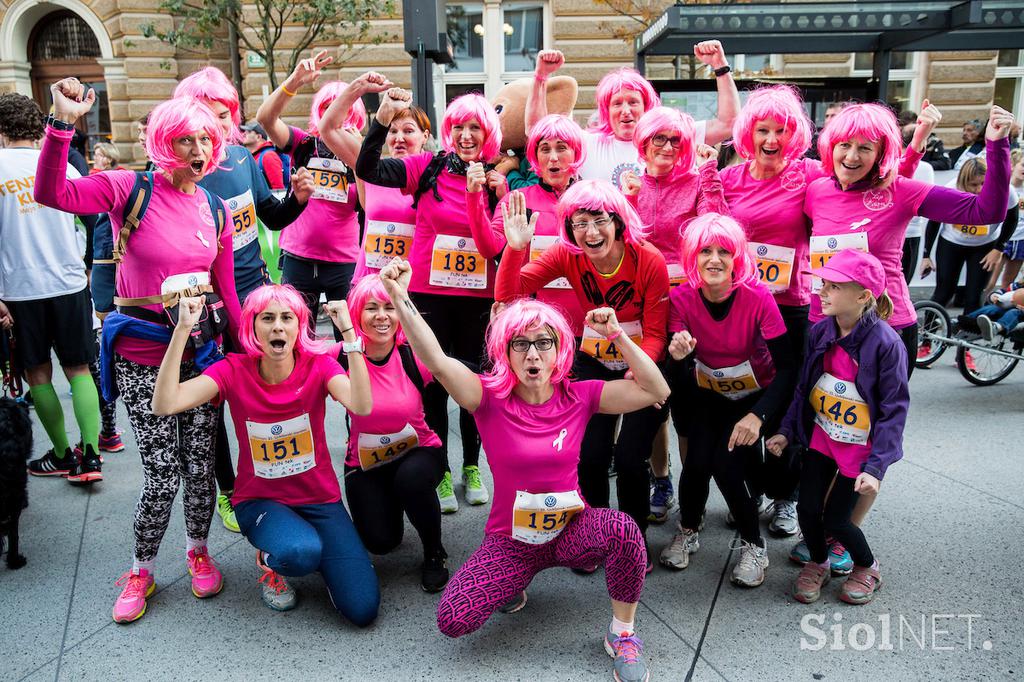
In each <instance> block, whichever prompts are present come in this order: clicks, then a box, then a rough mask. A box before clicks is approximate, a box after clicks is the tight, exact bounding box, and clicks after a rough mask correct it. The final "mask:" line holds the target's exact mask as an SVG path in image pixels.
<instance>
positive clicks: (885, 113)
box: [818, 104, 903, 186]
mask: <svg viewBox="0 0 1024 682" xmlns="http://www.w3.org/2000/svg"><path fill="white" fill-rule="evenodd" d="M854 137H863V138H864V139H866V140H870V141H871V142H875V143H877V144H878V145H879V150H878V161H877V162H876V163H875V168H872V169H871V170H870V171H868V179H869V180H870V181H871V184H872V185H876V186H881V185H886V184H888V183H889V182H890V181H891V180H892V178H893V176H894V174H895V172H896V168H897V167H898V166H899V162H900V155H901V154H902V153H903V138H902V136H901V135H900V127H899V124H898V123H897V122H896V116H895V114H893V113H892V110H890V109H889V107H886V106H882V105H881V104H852V105H850V106H848V107H846V108H845V109H843V110H842V111H840V112H839V113H838V114H836V115H835V116H834V117H833V118H832V120H831V121H829V122H828V125H826V126H825V130H823V131H822V133H821V137H819V138H818V154H819V156H821V165H822V167H823V169H824V170H825V172H826V173H828V174H829V175H830V176H831V175H834V174H835V167H834V162H833V161H832V151H833V150H834V149H835V147H836V145H837V144H839V143H840V142H846V141H847V140H849V139H851V138H854Z"/></svg>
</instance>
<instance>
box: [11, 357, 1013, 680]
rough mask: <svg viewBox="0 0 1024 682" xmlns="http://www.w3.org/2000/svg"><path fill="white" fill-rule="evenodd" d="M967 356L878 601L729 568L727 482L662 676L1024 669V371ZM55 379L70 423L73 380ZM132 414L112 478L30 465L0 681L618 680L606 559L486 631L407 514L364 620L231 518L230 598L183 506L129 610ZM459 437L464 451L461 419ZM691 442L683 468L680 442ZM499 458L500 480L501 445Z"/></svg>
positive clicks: (929, 437)
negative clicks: (432, 569)
mask: <svg viewBox="0 0 1024 682" xmlns="http://www.w3.org/2000/svg"><path fill="white" fill-rule="evenodd" d="M950 355H951V354H949V355H947V356H946V357H944V358H942V359H941V360H940V361H939V362H938V363H936V365H935V366H934V367H933V368H931V369H929V370H925V371H917V372H915V374H914V376H913V379H912V382H911V394H912V403H911V413H910V420H909V425H908V428H907V432H906V439H905V451H906V454H905V457H904V459H903V461H901V462H899V463H897V464H895V465H894V466H893V467H892V468H891V469H890V470H889V473H888V475H887V476H886V478H885V481H884V483H883V487H882V493H881V495H880V497H879V500H878V502H877V504H876V505H875V508H874V509H873V510H872V512H871V514H870V516H869V518H868V522H867V524H866V526H865V531H866V534H867V537H868V539H869V541H870V542H871V545H872V548H873V550H874V552H875V554H876V556H877V557H878V558H879V561H880V562H881V567H882V575H883V578H884V580H885V583H884V587H883V589H882V591H881V592H880V593H879V594H878V596H877V598H876V599H875V601H874V602H873V603H871V604H869V605H866V606H860V607H854V606H849V605H846V604H843V603H841V602H839V601H838V598H837V595H838V589H839V581H833V582H832V583H830V584H829V585H828V586H827V587H826V589H825V591H824V594H823V598H822V600H821V601H820V602H818V603H817V604H814V605H810V606H807V605H803V604H799V603H797V602H795V601H794V600H793V599H792V598H790V597H789V596H788V593H789V590H790V588H791V585H792V582H793V580H795V578H796V574H797V568H796V567H795V566H794V565H793V564H791V563H790V562H789V561H788V560H787V554H788V552H789V550H790V548H791V547H792V545H793V544H794V543H795V540H794V539H781V540H779V539H770V540H769V545H768V546H769V556H770V560H771V566H770V568H769V570H768V578H767V581H766V583H765V584H764V585H763V586H761V587H760V588H757V589H754V590H743V589H739V588H737V587H734V586H733V585H731V584H730V583H729V580H728V575H729V571H730V570H731V565H732V563H733V562H734V561H735V559H736V557H735V553H732V554H731V553H730V550H729V543H730V541H731V540H732V539H733V535H734V534H733V532H732V531H730V530H729V529H728V528H726V526H725V515H726V509H725V504H724V502H723V500H722V498H721V496H720V495H719V494H718V492H717V490H715V489H714V486H712V489H713V492H712V496H711V499H710V501H709V504H708V514H707V522H706V527H705V530H704V531H703V532H702V533H701V549H700V552H699V553H698V554H696V555H694V556H693V557H692V559H691V563H690V567H689V568H688V569H687V570H685V571H683V572H680V573H673V572H669V571H668V570H665V569H662V568H660V567H659V568H656V569H655V571H654V573H653V574H652V575H650V576H649V577H648V581H647V584H646V587H645V590H644V596H643V599H642V601H641V605H640V608H639V611H638V616H637V629H638V634H639V636H640V637H641V638H642V639H643V640H644V643H645V656H646V660H647V662H648V664H649V666H650V669H651V672H652V677H651V679H653V680H689V679H693V680H754V679H756V680H851V679H868V678H872V679H879V680H917V679H921V680H925V679H927V680H933V679H968V680H975V679H993V680H1011V679H1024V653H1022V646H1021V643H1022V642H1024V622H1022V619H1021V616H1020V614H1021V613H1022V611H1024V594H1022V587H1021V586H1022V585H1024V562H1022V561H1021V553H1020V550H1019V548H1020V546H1021V528H1022V527H1024V504H1022V502H1021V496H1020V492H1021V490H1022V489H1024V473H1022V472H1024V467H1021V465H1020V455H1021V452H1020V434H1019V432H1018V431H1016V429H1015V428H1014V427H1013V426H1012V425H1013V424H1014V423H1016V424H1020V421H1019V419H1020V402H1021V396H1022V389H1024V370H1018V371H1017V372H1016V373H1015V374H1012V375H1011V376H1010V377H1009V378H1008V379H1006V380H1005V381H1003V382H1002V383H1000V384H998V385H996V386H993V387H988V388H977V387H974V386H971V385H969V384H968V383H967V382H966V381H965V380H964V379H963V378H961V377H960V375H959V373H958V372H957V370H956V368H955V367H954V366H953V365H952V358H951V357H950ZM55 384H56V385H57V388H58V392H59V394H60V395H61V396H62V398H63V404H64V410H65V416H66V419H67V422H68V428H69V430H70V431H71V432H72V433H74V432H75V430H74V429H75V427H74V423H73V417H72V414H73V413H72V409H71V401H70V398H69V397H68V395H67V384H66V382H65V381H64V380H63V378H60V379H58V380H56V381H55ZM327 414H328V420H327V432H328V435H329V440H330V443H331V449H332V451H333V452H334V454H335V462H336V464H340V459H339V457H338V455H340V454H341V453H342V451H343V448H342V444H343V438H344V437H345V436H344V434H345V429H344V415H343V411H342V410H341V408H340V407H339V406H338V405H336V404H331V405H330V406H329V408H328V412H327ZM118 420H119V426H120V427H121V428H122V429H124V430H125V439H126V443H127V446H128V447H127V449H126V450H125V452H123V453H120V454H108V455H106V465H105V466H104V470H103V471H104V476H105V479H104V481H103V482H102V483H99V484H96V485H95V486H93V487H91V488H73V487H71V486H69V485H68V484H67V483H65V482H64V481H62V480H55V479H31V480H30V482H29V496H30V501H31V505H30V506H29V507H28V509H26V510H25V512H24V514H23V515H22V518H21V539H22V552H23V553H24V554H25V555H26V556H27V557H28V565H27V566H26V567H25V568H23V569H21V570H19V571H11V570H9V569H7V568H6V566H5V565H0V595H2V598H0V623H2V624H3V641H2V643H0V661H2V663H0V680H32V681H42V680H122V679H139V678H148V679H150V680H181V679H186V680H192V679H204V680H218V681H220V680H277V679H296V678H305V679H315V680H335V679H337V680H403V681H404V680H602V679H611V659H610V658H608V656H607V655H606V654H605V653H604V651H603V649H602V647H601V643H600V642H601V637H602V636H603V633H604V631H605V630H606V629H607V627H608V622H609V618H610V609H609V604H608V601H607V594H606V591H605V588H604V581H603V579H602V572H600V571H599V572H598V573H596V574H594V575H592V576H589V577H580V576H577V575H575V574H573V573H571V572H569V571H568V570H565V569H553V570H549V571H546V572H544V573H542V574H540V575H539V576H538V577H537V578H536V580H534V582H533V584H532V585H531V586H530V589H529V595H530V600H529V604H528V606H527V607H526V609H525V610H523V611H521V612H520V613H518V614H515V615H510V616H504V615H501V614H496V615H495V616H494V617H493V618H492V619H491V621H490V622H489V623H487V624H486V625H485V626H484V627H483V628H482V629H481V630H479V631H478V632H476V633H474V634H472V635H469V636H466V637H463V638H461V639H458V640H451V639H448V638H446V637H444V636H443V635H441V634H440V633H439V632H438V630H437V627H436V624H435V606H436V603H437V599H438V598H437V596H436V595H427V594H425V593H423V592H422V591H421V590H420V588H419V582H418V581H419V562H420V558H421V557H420V551H419V543H418V541H417V539H416V536H415V533H414V532H413V530H412V529H411V527H407V530H408V533H407V537H406V540H405V542H404V543H403V545H402V546H401V547H400V548H399V549H398V550H396V551H395V552H394V553H392V554H390V555H387V556H383V557H377V558H376V559H375V565H376V568H377V571H378V574H379V575H380V579H381V584H382V591H383V600H382V605H381V612H380V618H379V620H378V621H377V622H376V624H375V625H373V626H372V627H370V628H368V629H366V630H359V629H356V628H354V627H352V626H351V625H348V624H347V623H345V622H342V621H341V620H340V619H339V617H338V616H337V615H336V613H335V611H334V609H333V608H332V607H331V604H330V601H329V599H328V597H327V593H326V590H325V589H324V587H323V585H322V582H321V580H320V578H319V577H318V576H316V575H313V576H309V577H306V578H301V579H296V580H294V581H293V584H294V586H295V587H296V589H297V590H298V592H299V595H300V603H299V607H298V608H297V609H295V610H294V611H291V612H288V613H275V612H272V611H270V610H269V609H267V608H266V607H265V606H263V604H262V602H261V601H260V597H259V587H258V585H257V583H256V578H257V576H258V573H257V569H256V567H255V565H254V552H253V550H252V548H251V547H250V545H249V544H248V542H246V540H245V539H244V538H243V537H241V536H240V535H236V534H233V533H230V532H228V531H227V530H225V529H224V527H223V526H222V525H221V524H220V521H219V517H217V516H214V526H213V529H212V531H211V536H210V548H211V552H212V553H213V555H214V556H215V558H216V559H217V561H218V562H219V564H220V567H221V569H222V571H223V573H224V576H225V581H226V586H225V589H224V591H223V592H222V593H221V594H220V595H218V596H217V597H215V598H212V599H208V600H202V601H201V600H198V599H196V598H195V597H193V596H192V594H191V592H190V589H189V579H188V574H187V571H186V568H185V562H184V527H183V519H182V514H181V511H180V506H177V505H176V508H175V512H174V514H173V516H172V520H171V524H170V528H169V529H168V532H167V535H166V537H165V540H164V543H163V546H162V549H161V552H160V555H159V557H158V559H157V568H156V573H155V574H156V577H157V583H158V587H159V590H158V592H157V593H156V594H155V595H154V596H153V597H152V598H151V599H150V600H149V608H148V611H147V613H146V615H145V617H144V618H143V619H141V620H140V621H138V622H136V623H133V624H130V625H126V626H125V625H117V624H115V623H113V622H112V621H111V617H110V611H111V607H112V604H113V601H114V598H115V597H116V596H117V594H118V592H119V588H116V587H115V586H114V581H115V580H116V579H117V578H118V577H119V576H120V575H121V574H122V573H123V572H124V571H125V570H126V569H127V568H128V567H129V566H130V563H131V551H132V534H131V527H132V514H133V509H134V505H135V501H136V499H137V496H138V492H139V489H140V486H141V481H142V471H141V465H140V462H139V459H138V454H137V451H136V449H135V443H134V441H133V439H132V435H131V430H130V428H129V427H128V420H127V417H126V415H125V414H124V412H123V409H122V410H121V411H120V412H119V415H118ZM229 423H230V422H229ZM452 439H453V441H454V442H455V443H456V446H455V447H454V448H453V452H459V451H460V448H459V447H458V445H457V439H458V434H457V432H456V433H453V434H452ZM232 440H234V436H233V434H232ZM35 443H36V447H35V456H39V455H41V454H42V453H43V452H44V451H45V450H46V449H47V447H49V443H48V441H47V439H46V435H45V433H44V432H43V431H42V429H41V428H40V427H39V425H38V424H36V428H35ZM233 451H236V450H234V448H233ZM673 451H674V444H673ZM673 461H674V462H675V465H674V466H673V469H674V473H673V475H674V476H675V475H677V472H678V459H677V457H676V455H675V454H673ZM452 463H453V464H454V465H458V464H459V463H458V462H455V461H453V462H452ZM483 469H484V474H485V479H486V481H487V483H488V485H490V472H489V471H488V469H487V467H486V460H484V466H483ZM338 470H339V471H340V466H339V469H338ZM459 494H460V498H461V489H460V490H459ZM487 513H488V507H487V506H484V507H473V508H470V507H468V506H466V505H463V506H462V508H461V509H460V511H459V512H458V513H457V514H455V515H452V516H446V517H445V519H444V539H445V545H446V547H447V549H448V552H449V554H450V559H449V565H450V566H451V567H452V568H453V569H454V568H457V567H458V566H459V565H460V564H461V563H462V562H463V561H464V560H465V559H466V557H467V556H468V555H469V554H470V553H471V552H472V551H473V550H474V549H475V548H476V547H477V545H478V544H479V542H480V540H481V538H482V535H483V527H484V522H485V519H486V516H487ZM671 534H672V526H671V525H670V524H665V525H664V526H654V527H652V529H651V531H650V540H651V543H652V545H653V547H654V551H659V550H660V548H661V547H662V546H663V545H664V544H665V543H667V542H668V541H669V540H670V538H671Z"/></svg>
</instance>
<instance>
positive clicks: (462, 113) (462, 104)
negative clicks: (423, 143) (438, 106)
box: [441, 93, 501, 162]
mask: <svg viewBox="0 0 1024 682" xmlns="http://www.w3.org/2000/svg"><path fill="white" fill-rule="evenodd" d="M473 119H476V120H477V122H478V123H479V124H480V129H481V130H483V133H484V143H483V147H482V148H481V150H480V161H483V162H487V161H490V160H491V159H493V158H494V157H496V156H497V155H498V152H499V151H501V121H499V120H498V114H497V112H495V111H494V107H493V106H492V105H491V103H490V102H488V101H487V99H486V98H485V97H484V96H483V95H477V94H475V93H469V94H468V95H462V96H461V97H456V98H455V99H453V100H452V102H451V104H449V105H448V108H447V109H445V111H444V119H442V120H441V147H442V148H443V149H444V150H445V151H446V152H453V151H455V142H454V141H453V140H452V128H453V127H455V126H457V125H462V124H463V123H466V122H467V121H471V120H473Z"/></svg>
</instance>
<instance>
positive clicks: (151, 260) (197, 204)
mask: <svg viewBox="0 0 1024 682" xmlns="http://www.w3.org/2000/svg"><path fill="white" fill-rule="evenodd" d="M92 177H93V178H96V180H98V181H101V182H107V183H109V186H110V192H111V194H112V195H113V207H112V208H111V210H110V212H109V214H108V215H109V216H110V224H111V228H112V230H113V237H114V240H115V243H116V240H117V236H118V232H119V231H120V229H121V224H122V216H123V214H124V205H125V203H126V202H127V201H128V195H129V194H130V193H131V191H132V187H133V186H134V185H135V172H134V171H109V172H106V173H100V174H98V175H94V176H92ZM218 201H221V202H222V203H223V201H222V200H220V199H218ZM182 216H193V219H192V220H191V221H190V223H191V224H190V225H188V226H187V228H188V229H185V228H186V226H185V225H183V223H182ZM224 219H225V221H228V222H226V224H225V227H224V230H223V232H221V235H220V246H219V248H218V244H217V228H216V226H215V224H214V220H213V215H212V214H211V213H210V203H209V201H208V200H207V198H206V193H205V192H204V191H203V190H202V189H200V188H198V187H197V188H196V191H195V192H194V193H193V194H186V193H184V192H182V191H180V190H178V189H176V188H175V187H174V185H172V184H171V183H170V181H168V180H167V178H165V177H164V175H163V174H162V173H154V175H153V192H152V194H151V195H150V200H149V206H148V207H147V208H146V215H145V217H144V218H143V219H142V224H141V225H139V227H138V229H136V230H135V231H134V232H133V233H132V235H131V237H129V238H128V244H127V247H126V249H125V257H124V260H123V261H122V262H121V264H120V265H119V266H118V267H117V295H118V296H120V297H121V298H142V297H145V296H156V295H159V294H160V293H161V287H162V285H163V284H164V283H165V282H167V281H168V280H169V279H171V278H172V277H173V278H174V279H173V280H171V281H170V282H168V289H169V290H181V289H184V288H187V287H189V286H192V284H193V280H195V281H196V282H200V281H201V280H202V279H203V278H206V281H207V282H209V283H210V284H212V285H213V288H214V290H216V292H217V293H218V294H219V295H220V296H221V298H222V299H224V300H225V301H227V300H228V299H229V298H234V299H235V300H237V294H236V293H235V282H234V252H233V251H232V249H231V237H232V229H231V223H230V220H231V211H229V210H228V208H227V206H225V207H224ZM220 259H224V260H225V261H227V262H230V266H224V265H222V266H221V267H220V268H218V267H217V261H218V260H220ZM211 268H212V269H213V270H212V272H211ZM229 278H230V279H229ZM179 280H180V281H179ZM175 282H176V283H175ZM144 307H145V308H147V309H149V310H152V311H154V312H157V313H161V314H162V313H163V306H161V305H160V304H154V305H147V306H144ZM114 350H115V351H116V352H117V353H118V354H120V355H123V356H124V357H125V358H127V359H128V360H131V361H132V362H136V363H138V364H140V365H150V366H159V365H160V362H161V361H162V360H163V357H164V352H165V351H166V350H167V345H166V344H161V343H156V342H155V341H146V340H143V339H134V338H132V337H130V336H126V335H121V336H119V337H118V338H117V341H116V342H115V345H114ZM186 357H189V356H186Z"/></svg>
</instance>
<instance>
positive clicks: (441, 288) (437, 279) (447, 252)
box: [402, 152, 498, 298]
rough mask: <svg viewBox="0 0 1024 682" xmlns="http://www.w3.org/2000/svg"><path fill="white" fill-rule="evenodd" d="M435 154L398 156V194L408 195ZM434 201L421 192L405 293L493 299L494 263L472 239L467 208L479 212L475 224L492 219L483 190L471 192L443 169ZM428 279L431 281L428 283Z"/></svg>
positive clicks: (458, 177)
mask: <svg viewBox="0 0 1024 682" xmlns="http://www.w3.org/2000/svg"><path fill="white" fill-rule="evenodd" d="M432 158H434V155H433V154H431V153H430V152H423V153H422V154H416V155H414V156H407V157H405V158H403V159H402V162H403V163H404V164H405V175H406V184H405V187H404V188H402V192H404V193H405V194H409V195H412V194H413V193H414V192H415V191H416V187H417V186H418V185H419V182H420V176H421V175H423V172H424V171H425V170H426V168H427V166H428V165H429V164H430V160H431V159H432ZM437 191H438V194H439V195H440V196H441V197H443V198H444V200H443V201H438V200H437V199H435V198H434V193H433V191H427V192H424V193H423V194H422V195H421V196H420V200H419V202H418V203H417V210H416V233H415V235H414V236H413V240H412V258H410V259H409V260H410V263H411V264H412V281H411V282H410V284H409V291H413V292H419V293H427V294H441V295H448V296H474V297H477V298H494V273H495V272H496V271H497V269H498V266H497V264H496V263H495V262H494V259H493V258H485V257H484V256H482V255H481V254H480V253H478V252H474V250H473V249H474V248H476V250H477V251H479V247H478V246H476V245H475V242H474V241H473V234H472V232H471V230H470V227H469V212H470V211H479V212H481V213H482V214H481V215H480V216H479V223H480V224H481V225H486V224H488V223H489V222H490V220H491V214H490V211H489V210H488V209H487V200H486V197H487V194H486V192H475V193H473V194H470V193H468V192H467V191H466V178H465V176H462V175H453V174H452V173H450V172H448V169H447V168H446V169H444V170H443V171H441V174H440V175H438V176H437ZM432 282H433V283H432Z"/></svg>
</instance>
